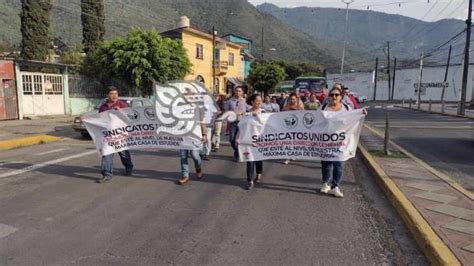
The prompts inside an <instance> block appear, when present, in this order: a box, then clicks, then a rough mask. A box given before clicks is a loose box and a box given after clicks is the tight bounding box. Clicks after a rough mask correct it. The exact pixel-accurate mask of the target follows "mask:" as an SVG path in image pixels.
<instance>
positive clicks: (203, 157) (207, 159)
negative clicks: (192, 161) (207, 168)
mask: <svg viewBox="0 0 474 266" xmlns="http://www.w3.org/2000/svg"><path fill="white" fill-rule="evenodd" d="M201 159H203V160H204V161H209V155H203V156H202V158H201Z"/></svg>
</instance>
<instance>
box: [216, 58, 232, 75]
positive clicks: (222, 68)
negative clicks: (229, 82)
mask: <svg viewBox="0 0 474 266" xmlns="http://www.w3.org/2000/svg"><path fill="white" fill-rule="evenodd" d="M228 68H229V63H228V62H227V61H217V60H216V61H214V69H215V70H216V75H225V74H226V73H227V69H228Z"/></svg>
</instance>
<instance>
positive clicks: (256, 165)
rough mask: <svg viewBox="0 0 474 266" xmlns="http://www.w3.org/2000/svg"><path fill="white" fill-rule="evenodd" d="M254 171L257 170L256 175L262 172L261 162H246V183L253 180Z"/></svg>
mask: <svg viewBox="0 0 474 266" xmlns="http://www.w3.org/2000/svg"><path fill="white" fill-rule="evenodd" d="M255 169H257V175H258V174H261V173H262V172H263V161H255V162H247V181H249V182H250V181H252V180H254V179H255V173H254V171H255Z"/></svg>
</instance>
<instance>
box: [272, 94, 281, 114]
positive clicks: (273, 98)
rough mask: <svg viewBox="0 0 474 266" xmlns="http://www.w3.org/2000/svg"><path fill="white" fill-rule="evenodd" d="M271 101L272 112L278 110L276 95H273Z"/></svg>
mask: <svg viewBox="0 0 474 266" xmlns="http://www.w3.org/2000/svg"><path fill="white" fill-rule="evenodd" d="M271 103H272V109H273V110H272V112H280V110H281V109H280V105H279V104H278V103H277V97H276V96H273V97H272V99H271Z"/></svg>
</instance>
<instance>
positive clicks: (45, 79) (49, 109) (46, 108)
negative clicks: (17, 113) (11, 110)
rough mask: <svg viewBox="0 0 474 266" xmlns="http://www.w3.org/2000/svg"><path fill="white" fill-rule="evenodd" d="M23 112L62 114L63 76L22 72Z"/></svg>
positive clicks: (25, 113) (30, 113)
mask: <svg viewBox="0 0 474 266" xmlns="http://www.w3.org/2000/svg"><path fill="white" fill-rule="evenodd" d="M21 79H22V87H23V114H24V115H31V116H39V115H63V114H65V112H64V95H63V77H62V75H58V74H43V73H30V72H22V73H21Z"/></svg>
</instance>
